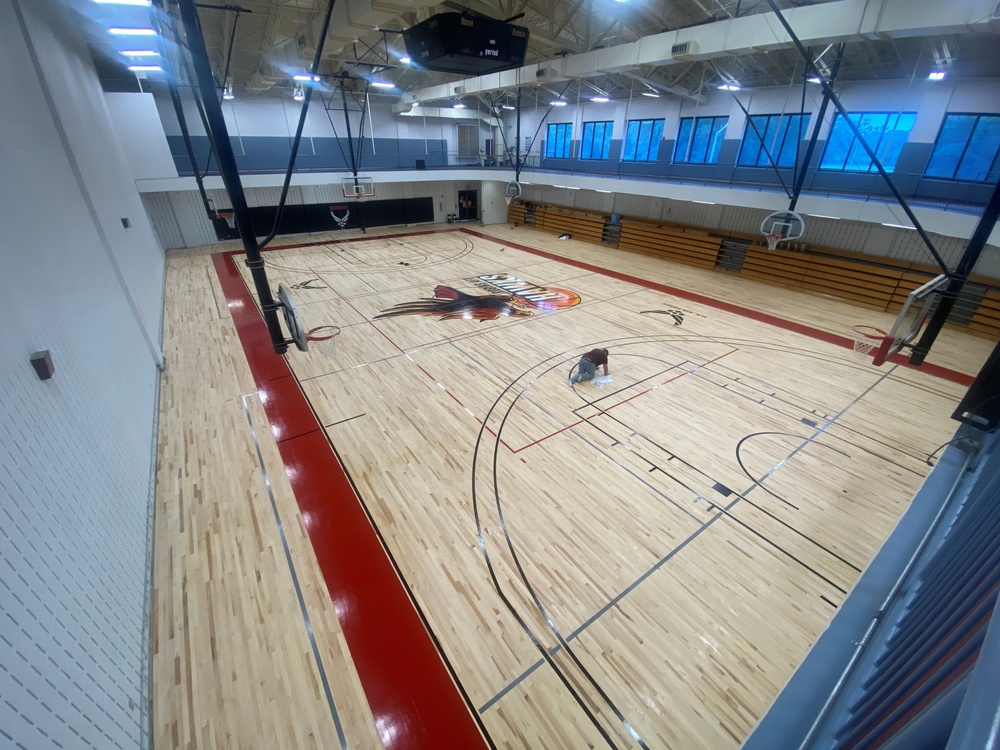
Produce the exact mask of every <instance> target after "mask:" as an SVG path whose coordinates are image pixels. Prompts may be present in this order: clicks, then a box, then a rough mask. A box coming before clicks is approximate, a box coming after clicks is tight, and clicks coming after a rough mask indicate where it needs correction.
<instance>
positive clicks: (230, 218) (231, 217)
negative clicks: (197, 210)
mask: <svg viewBox="0 0 1000 750" xmlns="http://www.w3.org/2000/svg"><path fill="white" fill-rule="evenodd" d="M216 216H218V217H219V218H220V219H224V220H225V222H226V226H228V227H229V228H230V229H236V214H235V213H233V212H232V211H219V213H217V214H216Z"/></svg>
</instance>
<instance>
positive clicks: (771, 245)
mask: <svg viewBox="0 0 1000 750" xmlns="http://www.w3.org/2000/svg"><path fill="white" fill-rule="evenodd" d="M764 239H765V240H767V249H768V250H776V249H777V248H778V243H779V242H781V241H782V240H783V239H785V238H784V237H782V236H781V235H780V234H765V235H764Z"/></svg>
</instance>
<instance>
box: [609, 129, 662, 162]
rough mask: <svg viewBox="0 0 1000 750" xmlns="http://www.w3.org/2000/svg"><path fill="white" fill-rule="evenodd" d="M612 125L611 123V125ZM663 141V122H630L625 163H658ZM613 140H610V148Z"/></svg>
mask: <svg viewBox="0 0 1000 750" xmlns="http://www.w3.org/2000/svg"><path fill="white" fill-rule="evenodd" d="M609 125H610V123H609ZM662 139H663V120H629V122H628V127H627V128H626V129H625V151H624V153H623V154H622V159H624V160H625V161H656V155H657V153H659V150H660V141H661V140H662ZM610 145H611V140H610V139H608V146H609V147H610Z"/></svg>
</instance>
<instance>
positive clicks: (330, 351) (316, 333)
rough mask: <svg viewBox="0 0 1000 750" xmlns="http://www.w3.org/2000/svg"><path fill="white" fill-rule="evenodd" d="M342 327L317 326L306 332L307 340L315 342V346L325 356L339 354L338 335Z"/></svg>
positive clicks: (330, 356)
mask: <svg viewBox="0 0 1000 750" xmlns="http://www.w3.org/2000/svg"><path fill="white" fill-rule="evenodd" d="M339 335H340V328H338V327H337V326H317V327H316V328H312V329H310V330H309V332H308V333H306V341H311V342H312V343H313V345H314V346H313V348H314V349H316V350H317V351H318V352H320V354H322V355H323V356H325V357H329V358H331V359H332V358H333V357H336V356H337V336H339Z"/></svg>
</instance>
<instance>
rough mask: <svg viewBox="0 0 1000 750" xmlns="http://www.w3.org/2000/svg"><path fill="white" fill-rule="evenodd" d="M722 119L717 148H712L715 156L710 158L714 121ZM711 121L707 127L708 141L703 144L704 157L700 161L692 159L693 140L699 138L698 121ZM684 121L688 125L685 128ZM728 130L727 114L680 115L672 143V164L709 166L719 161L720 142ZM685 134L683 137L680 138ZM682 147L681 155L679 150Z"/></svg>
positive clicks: (714, 127)
mask: <svg viewBox="0 0 1000 750" xmlns="http://www.w3.org/2000/svg"><path fill="white" fill-rule="evenodd" d="M720 120H724V121H725V125H724V126H723V127H722V129H721V132H720V134H721V136H722V137H721V138H719V139H718V148H716V149H714V151H715V154H714V156H715V158H714V159H710V157H711V156H712V151H713V146H712V144H713V141H714V134H715V133H716V132H717V131H716V124H715V123H716V121H720ZM704 122H711V125H709V128H708V135H709V137H708V141H707V142H706V144H705V158H704V159H703V160H702V161H692V160H691V151H692V148H693V146H694V143H695V141H696V140H697V139H698V138H699V123H704ZM685 123H689V126H688V127H687V128H685ZM728 130H729V115H706V116H703V117H682V118H680V122H679V123H678V125H677V142H676V143H675V144H674V153H673V156H672V161H673V163H674V164H701V165H706V166H711V165H715V164H718V163H719V153H720V152H721V151H722V142H723V141H724V140H725V139H726V132H727V131H728ZM681 134H685V138H683V139H682V138H681ZM682 147H683V149H684V154H683V157H681V156H680V150H681V148H682Z"/></svg>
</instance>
